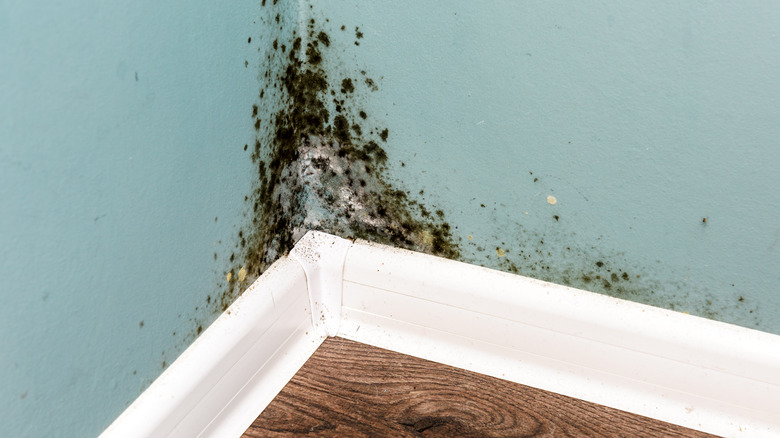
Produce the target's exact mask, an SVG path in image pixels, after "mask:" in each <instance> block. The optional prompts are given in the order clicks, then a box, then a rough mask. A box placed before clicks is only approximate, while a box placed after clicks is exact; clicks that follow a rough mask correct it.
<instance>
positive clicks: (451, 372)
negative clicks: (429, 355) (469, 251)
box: [244, 338, 713, 438]
mask: <svg viewBox="0 0 780 438" xmlns="http://www.w3.org/2000/svg"><path fill="white" fill-rule="evenodd" d="M384 436H388V437H426V438H431V437H695V438H699V437H711V436H713V435H709V434H705V433H702V432H698V431H695V430H691V429H686V428H683V427H680V426H676V425H672V424H668V423H664V422H661V421H658V420H654V419H650V418H646V417H642V416H639V415H635V414H630V413H627V412H623V411H619V410H617V409H612V408H608V407H605V406H601V405H597V404H594V403H589V402H585V401H582V400H578V399H575V398H571V397H566V396H562V395H559V394H554V393H551V392H547V391H543V390H540V389H536V388H531V387H528V386H525V385H520V384H517V383H513V382H508V381H505V380H501V379H496V378H493V377H489V376H485V375H483V374H478V373H474V372H470V371H466V370H463V369H460V368H454V367H450V366H447V365H442V364H438V363H435V362H431V361H427V360H424V359H420V358H416V357H412V356H407V355H404V354H400V353H396V352H393V351H388V350H383V349H380V348H376V347H371V346H368V345H365V344H361V343H358V342H353V341H349V340H346V339H342V338H329V339H327V340H326V341H325V342H324V343H323V344H322V345H321V346H320V348H319V349H318V350H317V351H316V352H315V353H314V355H312V357H311V358H310V359H309V360H308V361H307V362H306V364H305V365H304V366H303V367H302V368H301V369H300V370H299V371H298V373H297V374H296V375H295V377H293V378H292V380H290V382H289V383H288V384H287V385H286V386H285V388H284V389H283V390H282V392H281V393H279V395H278V396H277V397H276V398H275V399H274V400H273V401H272V402H271V404H269V405H268V407H267V408H266V409H265V410H264V411H263V412H262V414H260V416H259V417H257V419H256V420H255V421H254V423H253V424H252V426H250V427H249V429H247V431H246V432H245V433H244V437H277V438H281V437H339V438H341V437H384Z"/></svg>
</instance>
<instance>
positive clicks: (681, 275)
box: [308, 0, 780, 333]
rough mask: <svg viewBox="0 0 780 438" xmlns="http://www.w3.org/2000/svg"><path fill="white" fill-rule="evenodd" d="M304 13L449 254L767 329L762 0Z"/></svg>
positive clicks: (774, 87)
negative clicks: (443, 226)
mask: <svg viewBox="0 0 780 438" xmlns="http://www.w3.org/2000/svg"><path fill="white" fill-rule="evenodd" d="M312 6H313V8H311V9H310V10H308V13H309V14H310V15H311V16H312V17H315V18H317V20H318V23H322V27H323V29H324V30H325V31H326V32H327V33H328V35H330V41H331V45H330V47H331V55H332V57H331V58H328V59H327V71H328V74H329V76H330V78H331V79H335V82H338V81H340V80H341V77H350V78H353V79H354V80H356V81H358V80H360V78H361V77H362V76H361V74H364V73H361V71H363V72H366V71H367V72H368V74H369V75H370V76H372V77H374V78H377V85H378V87H377V88H378V91H376V92H370V93H367V94H364V95H363V96H362V97H361V98H360V99H355V100H353V104H354V105H355V106H357V107H359V108H360V109H361V110H362V111H363V112H364V113H366V114H367V115H368V119H367V120H368V121H369V122H372V123H376V124H377V125H382V126H385V127H387V128H388V129H389V135H388V138H387V142H386V144H385V145H384V149H385V151H386V153H387V156H388V161H387V166H388V170H387V175H388V178H389V180H390V181H392V183H393V184H394V185H395V187H396V188H400V189H402V190H404V191H406V192H408V194H409V196H410V197H411V198H413V199H415V200H417V201H418V202H420V203H424V204H426V205H427V206H428V210H430V211H433V210H435V209H441V210H442V211H443V213H444V216H443V217H445V218H446V221H447V223H448V225H449V229H451V230H452V234H453V240H454V243H455V244H457V245H458V246H459V249H460V254H459V256H458V258H460V259H463V260H465V261H469V262H472V263H477V264H482V265H485V266H488V267H492V268H498V269H503V270H507V271H510V272H516V273H520V274H523V275H528V276H532V277H537V278H541V279H545V280H550V281H553V282H557V283H563V284H569V285H572V286H575V287H578V288H583V289H588V290H592V291H595V292H600V293H606V294H610V295H614V296H617V297H621V298H626V299H630V300H636V301H640V302H644V303H649V304H652V305H656V306H660V307H666V308H670V309H675V310H679V311H685V312H690V313H692V314H696V315H701V316H705V317H708V318H713V319H717V320H721V321H726V322H729V323H735V324H739V325H743V326H746V327H751V328H757V329H760V330H765V331H769V332H773V333H780V291H779V290H778V285H779V284H780V222H778V220H777V218H778V216H780V191H778V190H777V187H778V186H779V185H780V172H778V168H780V147H779V146H780V145H779V144H778V141H779V140H778V139H780V106H778V102H780V76H778V74H777V72H778V71H780V51H778V50H777V47H780V8H778V7H777V5H776V4H775V3H774V2H763V1H751V2H748V3H744V2H743V3H740V4H734V3H733V2H727V1H714V2H673V1H652V2H650V1H648V2H618V1H596V2H586V3H577V2H566V1H556V2H549V1H544V2H515V1H493V2H472V1H461V0H457V1H447V2H417V1H399V2H363V1H328V2H315V3H313V4H312ZM337 88H338V87H337ZM337 94H338V93H337ZM363 131H365V127H364V128H363Z"/></svg>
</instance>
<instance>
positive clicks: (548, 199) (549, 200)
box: [547, 195, 558, 205]
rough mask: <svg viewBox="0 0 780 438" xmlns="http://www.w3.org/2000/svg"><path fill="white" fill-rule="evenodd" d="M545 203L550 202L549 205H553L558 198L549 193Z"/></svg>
mask: <svg viewBox="0 0 780 438" xmlns="http://www.w3.org/2000/svg"><path fill="white" fill-rule="evenodd" d="M547 203H548V204H550V205H555V204H557V203H558V200H557V199H555V196H553V195H550V196H548V197H547Z"/></svg>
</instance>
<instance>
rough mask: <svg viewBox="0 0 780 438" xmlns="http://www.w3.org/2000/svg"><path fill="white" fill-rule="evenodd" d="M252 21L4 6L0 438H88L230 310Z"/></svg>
mask: <svg viewBox="0 0 780 438" xmlns="http://www.w3.org/2000/svg"><path fill="white" fill-rule="evenodd" d="M260 9H261V8H260V1H259V0H258V1H254V0H252V1H238V2H235V1H216V2H214V1H197V0H196V1H174V2H158V1H140V2H139V1H133V2H130V1H119V2H99V1H90V0H78V1H69V2H55V1H43V2H40V1H39V2H28V1H21V0H5V1H0V102H2V104H0V299H2V306H0V436H8V437H12V436H79V437H83V436H96V435H97V434H99V433H100V432H101V431H102V430H103V429H104V428H105V427H106V426H107V425H108V424H109V423H110V422H111V421H113V419H114V418H116V416H118V415H119V414H120V413H121V412H122V411H123V410H124V408H125V407H126V406H128V405H129V404H130V403H131V402H132V401H133V400H134V399H135V398H136V397H137V396H138V395H139V394H140V393H141V392H142V390H143V389H144V388H146V387H147V386H148V385H149V383H150V382H151V381H152V380H154V378H156V377H157V376H158V375H159V374H160V373H161V372H162V370H163V369H164V368H165V367H166V366H167V364H170V363H171V362H172V361H173V360H174V359H175V358H176V356H178V354H179V353H180V352H181V351H183V349H184V348H186V346H187V345H188V344H189V343H190V342H191V341H192V340H193V339H194V338H195V337H196V336H197V334H198V333H200V331H201V330H203V329H204V328H205V327H206V326H207V325H208V324H209V323H210V322H211V321H212V320H213V319H214V318H215V317H216V315H217V314H218V313H220V312H221V311H222V308H221V307H222V306H223V304H224V302H229V301H230V300H232V298H233V296H225V295H224V287H223V285H222V284H221V283H222V282H224V279H225V273H224V270H225V269H226V267H227V265H228V263H229V262H228V259H229V257H230V256H231V253H232V252H233V251H234V250H235V249H234V247H233V246H234V245H235V239H234V234H235V232H236V229H237V228H238V227H239V225H240V224H241V223H242V221H244V220H245V219H244V214H245V203H244V196H246V194H247V193H248V191H249V190H250V182H251V181H250V178H249V177H248V175H250V174H251V167H252V166H251V161H250V160H249V159H248V156H249V153H250V152H249V151H247V148H246V147H245V145H249V144H251V143H252V142H253V141H254V129H253V127H252V120H251V116H252V114H251V113H252V105H253V103H254V101H255V99H256V95H257V90H258V74H259V52H258V51H259V50H260V47H261V40H262V37H263V33H269V32H274V29H275V28H273V27H270V26H264V24H263V20H262V19H263V16H262V15H261V12H260ZM287 9H290V10H293V11H294V9H295V8H287ZM295 16H296V17H297V15H295ZM266 18H267V17H266ZM250 38H251V41H250Z"/></svg>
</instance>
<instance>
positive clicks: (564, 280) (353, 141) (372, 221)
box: [182, 1, 757, 345]
mask: <svg viewBox="0 0 780 438" xmlns="http://www.w3.org/2000/svg"><path fill="white" fill-rule="evenodd" d="M273 5H276V1H274V2H273ZM274 8H275V6H272V5H270V2H269V4H268V5H267V6H265V9H266V10H271V11H273V10H274ZM267 17H268V19H267V20H266V23H264V25H267V26H271V24H273V23H281V24H287V25H289V27H288V28H295V29H297V30H295V31H291V32H289V33H288V34H282V32H279V33H280V34H279V35H277V36H275V38H274V39H273V41H270V40H263V39H257V40H256V41H257V44H260V45H262V46H263V47H262V50H261V49H258V52H259V53H261V59H260V61H261V65H263V64H264V65H265V66H266V67H265V69H264V71H261V73H260V79H261V82H262V86H261V89H260V90H259V92H258V96H257V99H256V103H255V104H254V105H253V106H252V107H251V108H250V109H249V114H251V120H252V129H253V130H254V131H255V133H256V138H255V141H254V144H253V145H252V144H249V145H241V146H240V147H243V150H245V151H247V154H248V159H250V160H251V162H252V163H253V166H254V169H255V175H254V186H253V188H252V191H251V193H250V194H248V195H247V196H246V198H245V203H246V204H245V205H246V215H245V216H246V223H245V224H244V225H243V226H242V228H241V229H240V230H239V231H237V233H236V239H235V244H234V249H233V254H231V255H230V257H229V265H228V267H227V268H226V269H225V270H224V271H223V272H221V273H220V275H219V278H221V281H219V282H218V285H217V287H218V288H219V289H220V292H219V293H217V294H214V295H211V296H209V297H208V301H207V303H206V304H205V305H204V307H205V308H206V309H208V311H209V315H207V318H208V317H211V318H212V319H213V317H215V316H216V315H218V314H219V313H221V312H224V311H225V310H226V309H227V307H228V306H229V305H230V304H231V303H232V302H233V300H234V299H235V298H236V297H237V296H238V294H239V293H241V292H242V291H243V289H245V288H246V287H247V286H248V285H249V284H251V283H252V282H253V281H254V280H255V279H256V278H257V277H259V276H260V275H261V274H262V273H263V272H264V271H265V270H267V269H268V267H270V265H271V264H272V263H273V262H274V261H276V260H277V259H278V258H280V257H282V256H284V255H285V254H287V253H288V252H289V250H290V249H291V248H292V246H293V245H294V244H295V242H296V241H297V240H298V239H299V238H300V237H302V236H303V234H304V233H305V232H306V231H308V230H320V231H325V232H328V233H332V234H336V235H339V236H342V237H345V238H361V239H366V240H369V241H373V242H378V243H384V244H388V245H392V246H396V247H402V248H407V249H412V250H415V251H421V252H425V253H429V254H434V255H438V256H442V257H446V258H450V259H455V260H462V261H466V262H469V263H473V264H477V265H481V266H486V267H489V268H493V269H500V270H503V271H506V272H511V273H515V274H519V275H525V276H529V277H533V278H537V279H540V280H545V281H550V282H553V283H558V284H564V285H568V286H571V287H575V288H579V289H584V290H589V291H593V292H597V293H602V294H606V295H610V296H613V297H617V298H623V299H629V300H632V301H637V302H641V303H645V304H649V305H653V306H657V307H662V308H667V309H671V310H679V311H687V312H690V313H692V314H696V315H700V316H704V317H708V318H713V319H722V318H721V315H720V314H719V312H718V310H717V309H716V305H715V304H713V299H712V298H711V296H708V295H707V294H706V293H704V292H702V291H692V290H691V288H690V285H689V284H686V283H685V282H683V281H680V282H678V283H676V284H669V283H664V284H661V283H660V282H658V281H655V280H653V279H652V276H651V275H648V274H647V272H648V271H647V270H646V269H645V267H643V266H637V265H633V264H631V263H629V262H628V261H627V260H628V259H627V258H626V257H624V256H623V255H622V254H603V253H602V252H601V251H600V250H599V248H598V242H592V245H587V244H583V242H581V240H580V239H579V238H578V237H577V236H576V235H574V234H573V233H569V234H568V235H567V234H566V232H565V231H564V230H565V228H564V227H565V226H566V221H564V219H563V217H562V216H561V215H560V214H559V213H557V212H552V214H551V218H550V219H549V220H550V225H549V226H548V228H546V229H544V230H530V229H525V228H523V227H522V225H520V223H518V224H517V228H516V229H515V230H512V231H507V232H506V235H501V236H496V235H494V236H479V237H475V236H478V233H474V232H472V234H466V233H464V234H463V235H464V237H465V236H467V240H466V243H464V244H463V246H461V242H462V240H461V239H460V237H457V236H456V235H455V234H454V233H455V230H453V228H454V227H451V226H450V224H449V223H448V222H447V221H446V219H445V215H444V212H443V211H442V210H440V209H430V208H429V207H427V206H426V205H425V204H424V203H423V202H424V198H423V194H424V191H423V190H419V196H418V195H417V194H416V193H415V195H412V194H411V193H412V192H407V191H404V190H401V189H399V188H398V187H396V186H394V185H393V184H392V183H391V182H390V179H389V177H388V175H387V171H388V160H389V157H388V152H387V151H386V150H385V148H384V147H385V146H386V145H392V135H391V134H392V133H391V132H390V130H389V129H388V128H387V127H385V126H381V121H379V120H377V118H376V117H374V115H373V114H368V113H367V112H366V111H365V109H364V108H363V107H362V105H361V102H364V101H366V100H367V99H368V96H369V95H370V94H371V93H373V92H380V85H381V84H380V83H379V81H377V80H376V79H375V78H376V76H374V77H371V76H373V75H372V74H369V73H368V70H369V69H368V68H362V69H358V70H357V71H348V70H349V68H346V67H345V66H344V65H343V63H342V62H341V60H340V55H341V54H342V53H345V52H347V50H361V49H360V48H359V47H355V46H359V43H358V40H360V41H364V38H365V36H364V34H363V32H361V31H360V28H359V27H357V26H355V27H354V29H355V35H354V36H355V39H354V42H355V46H353V45H352V44H351V43H350V42H349V41H351V38H347V39H346V40H345V38H344V37H343V36H341V37H339V38H334V37H333V36H332V35H331V34H330V33H329V30H328V29H326V28H325V27H322V26H321V25H320V24H322V23H323V22H325V23H327V22H328V20H318V19H316V18H311V19H309V20H307V21H304V26H303V27H298V23H297V22H296V23H294V25H293V23H285V22H284V20H285V18H280V14H278V13H277V12H276V11H273V12H270V13H268V14H267ZM338 28H340V29H341V31H346V29H347V26H346V25H340V26H338V25H337V27H336V29H338ZM343 34H347V32H343ZM337 36H338V35H337ZM345 41H346V43H345ZM345 69H346V70H347V71H342V70H345ZM337 71H341V72H340V73H337ZM369 115H371V117H369ZM261 116H262V119H261ZM401 166H402V167H403V166H405V163H401ZM529 176H530V179H529V183H530V184H535V185H537V186H540V185H542V184H544V179H545V178H544V177H543V176H542V175H534V173H533V172H529ZM414 192H417V190H415V191H414ZM543 199H544V198H543ZM544 200H545V201H546V203H547V208H551V209H555V208H557V207H559V206H560V204H559V202H558V201H559V200H558V199H557V198H556V197H555V196H553V195H552V194H549V195H547V196H546V199H544ZM543 202H544V201H543ZM556 204H559V205H556ZM476 210H477V211H480V212H485V213H489V209H488V208H487V207H486V205H485V204H484V203H483V204H479V208H477V209H476ZM492 214H495V208H494V209H493V212H492ZM526 214H528V213H526ZM707 222H708V220H707V218H703V219H702V220H701V224H700V226H706V225H708V224H707ZM556 227H557V228H556ZM507 242H508V243H507ZM575 242H576V243H575ZM222 259H223V258H220V260H222ZM737 297H740V296H739V295H736V296H735V299H734V303H732V304H731V305H732V306H733V305H736V306H737V307H739V308H742V310H743V311H748V310H749V312H750V313H751V314H753V313H754V311H756V313H757V307H756V308H755V309H754V308H750V309H748V306H747V305H746V303H745V301H744V300H743V299H739V300H738V299H737ZM740 298H741V297H740ZM208 322H210V320H206V319H205V318H193V319H192V324H193V325H192V326H193V327H196V328H194V329H193V330H192V331H191V333H189V334H187V335H184V336H183V338H184V339H182V342H183V343H184V344H185V345H186V344H188V343H189V342H190V341H191V340H193V339H194V338H195V337H197V336H198V335H200V333H201V332H202V330H203V327H205V326H207V325H208V324H207V323H208Z"/></svg>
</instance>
